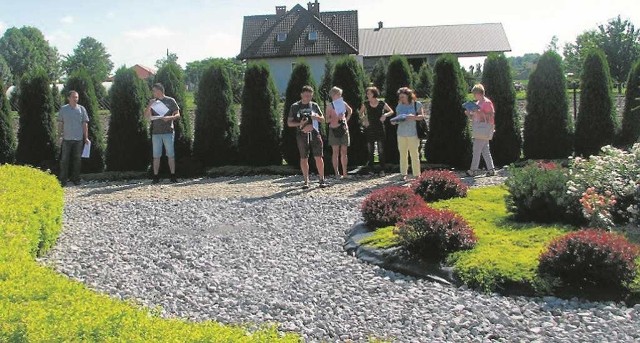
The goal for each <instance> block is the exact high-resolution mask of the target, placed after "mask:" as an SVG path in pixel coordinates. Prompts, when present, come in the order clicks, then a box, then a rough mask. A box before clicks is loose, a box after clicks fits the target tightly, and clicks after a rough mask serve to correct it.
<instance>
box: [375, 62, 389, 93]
mask: <svg viewBox="0 0 640 343" xmlns="http://www.w3.org/2000/svg"><path fill="white" fill-rule="evenodd" d="M387 67H388V66H387V62H386V60H385V59H384V58H380V59H378V62H376V64H375V65H374V66H373V69H372V70H371V82H372V83H373V85H374V86H375V87H377V88H378V90H380V92H381V93H382V94H384V91H385V83H386V82H387Z"/></svg>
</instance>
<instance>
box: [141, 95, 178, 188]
mask: <svg viewBox="0 0 640 343" xmlns="http://www.w3.org/2000/svg"><path fill="white" fill-rule="evenodd" d="M152 90H153V97H154V98H153V99H151V101H149V105H148V106H147V108H146V109H145V111H144V115H145V117H146V118H147V119H149V120H151V143H152V146H153V183H154V184H155V183H159V182H160V177H159V176H158V172H159V170H160V157H162V147H164V149H165V152H166V154H167V159H168V160H169V170H170V171H171V182H172V183H176V182H178V179H177V178H176V156H175V149H174V138H175V133H174V126H173V122H174V121H176V120H177V119H178V118H180V107H179V106H178V103H177V102H176V100H175V99H174V98H171V97H168V96H166V95H165V94H164V86H163V85H162V84H160V83H156V84H155V85H153V89H152Z"/></svg>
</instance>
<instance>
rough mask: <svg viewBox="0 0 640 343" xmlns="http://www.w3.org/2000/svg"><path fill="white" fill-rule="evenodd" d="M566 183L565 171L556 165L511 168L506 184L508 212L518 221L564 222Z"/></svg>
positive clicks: (539, 164) (567, 176)
mask: <svg viewBox="0 0 640 343" xmlns="http://www.w3.org/2000/svg"><path fill="white" fill-rule="evenodd" d="M567 181H569V173H568V171H567V170H566V169H563V168H561V167H560V166H558V165H557V164H555V163H531V164H529V165H527V166H525V167H523V168H513V169H511V176H509V178H508V179H507V181H506V186H507V188H508V190H509V195H508V196H507V199H506V201H507V209H508V210H509V212H511V213H513V214H514V216H515V218H516V219H518V220H521V221H536V222H542V223H552V222H562V221H565V220H567V206H566V203H567V200H566V194H567ZM580 217H581V216H580Z"/></svg>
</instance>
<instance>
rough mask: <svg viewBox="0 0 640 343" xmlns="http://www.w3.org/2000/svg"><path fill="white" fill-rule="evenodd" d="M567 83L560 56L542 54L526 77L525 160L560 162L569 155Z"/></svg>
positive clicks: (570, 126)
mask: <svg viewBox="0 0 640 343" xmlns="http://www.w3.org/2000/svg"><path fill="white" fill-rule="evenodd" d="M566 83H567V81H566V79H565V75H564V70H563V68H562V59H561V58H560V55H558V54H557V53H556V52H554V51H547V52H545V53H544V54H543V55H542V56H541V57H540V60H539V61H538V66H537V67H536V69H535V70H534V71H533V72H532V73H531V75H530V76H529V86H528V88H527V116H526V117H525V120H524V137H523V138H524V144H523V150H524V156H525V158H527V159H561V158H567V157H568V156H570V155H571V152H572V149H573V144H572V143H573V137H572V136H573V120H572V118H571V115H570V114H569V104H568V101H567V91H566Z"/></svg>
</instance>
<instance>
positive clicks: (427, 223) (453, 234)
mask: <svg viewBox="0 0 640 343" xmlns="http://www.w3.org/2000/svg"><path fill="white" fill-rule="evenodd" d="M394 233H395V234H396V235H397V236H398V240H399V242H400V244H401V245H402V246H404V247H405V248H406V249H407V250H408V251H409V252H411V253H413V254H415V255H417V256H420V257H424V258H429V259H434V258H435V259H442V258H444V257H446V256H447V255H448V254H450V253H452V252H455V251H459V250H467V249H471V248H473V247H474V246H475V244H476V242H477V239H476V236H475V234H474V232H473V230H472V229H471V227H470V226H469V224H467V222H466V221H465V220H464V219H463V218H462V217H461V216H459V215H457V214H456V213H454V212H452V211H447V210H436V209H433V208H430V207H426V206H425V207H421V208H416V209H413V210H411V211H410V212H407V213H406V214H405V215H404V218H403V219H402V221H401V222H399V223H398V225H397V228H396V229H395V231H394Z"/></svg>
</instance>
